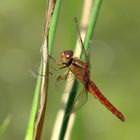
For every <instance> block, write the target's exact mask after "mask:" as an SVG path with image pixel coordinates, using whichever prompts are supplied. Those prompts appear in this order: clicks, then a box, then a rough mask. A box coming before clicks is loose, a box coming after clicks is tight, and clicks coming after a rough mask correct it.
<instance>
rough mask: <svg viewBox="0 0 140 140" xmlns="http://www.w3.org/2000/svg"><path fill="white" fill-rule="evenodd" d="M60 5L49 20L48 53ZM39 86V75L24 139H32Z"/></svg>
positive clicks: (59, 3)
mask: <svg viewBox="0 0 140 140" xmlns="http://www.w3.org/2000/svg"><path fill="white" fill-rule="evenodd" d="M60 6H61V0H57V1H56V5H55V9H54V13H53V17H52V20H51V24H50V30H49V37H48V42H49V43H48V44H49V45H48V46H49V47H48V51H49V52H48V53H49V54H50V52H51V50H52V47H53V41H54V35H55V30H56V25H57V21H58V16H59V13H60ZM41 71H42V63H41V64H40V68H39V72H40V73H41ZM40 87H41V76H38V77H37V82H36V87H35V93H34V98H33V104H32V108H31V113H30V119H29V123H28V128H27V133H26V136H25V140H32V139H33V135H34V129H35V128H34V127H35V117H36V113H37V111H38V110H37V109H38V101H39V99H40V97H39V92H40Z"/></svg>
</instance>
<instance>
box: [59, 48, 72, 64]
mask: <svg viewBox="0 0 140 140" xmlns="http://www.w3.org/2000/svg"><path fill="white" fill-rule="evenodd" d="M72 58H73V51H71V50H66V51H64V52H62V53H61V62H62V64H63V65H66V66H69V65H70V64H71V62H72Z"/></svg>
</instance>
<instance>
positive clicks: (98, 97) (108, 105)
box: [87, 80, 125, 121]
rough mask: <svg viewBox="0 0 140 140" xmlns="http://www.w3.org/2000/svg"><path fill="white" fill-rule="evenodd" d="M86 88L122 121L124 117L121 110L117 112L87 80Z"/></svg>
mask: <svg viewBox="0 0 140 140" xmlns="http://www.w3.org/2000/svg"><path fill="white" fill-rule="evenodd" d="M87 90H88V91H89V92H90V93H91V94H93V95H94V96H95V97H96V98H97V99H98V100H99V101H100V103H102V104H103V105H104V106H105V107H106V108H107V109H108V110H109V111H111V112H112V113H113V114H114V115H116V116H117V117H118V118H119V119H120V120H121V121H124V120H125V118H124V116H123V114H122V113H121V112H119V111H118V110H117V109H116V108H115V107H114V106H113V105H112V104H111V103H110V102H109V101H108V100H107V98H106V97H105V96H104V95H103V94H102V93H101V92H100V91H99V89H98V88H97V86H96V85H95V84H94V82H92V81H91V80H89V82H88V84H87Z"/></svg>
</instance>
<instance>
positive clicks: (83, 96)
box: [70, 87, 88, 113]
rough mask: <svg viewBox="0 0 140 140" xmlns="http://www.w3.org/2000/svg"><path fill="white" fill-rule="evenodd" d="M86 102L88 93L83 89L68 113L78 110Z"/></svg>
mask: <svg viewBox="0 0 140 140" xmlns="http://www.w3.org/2000/svg"><path fill="white" fill-rule="evenodd" d="M87 100H88V92H87V90H86V89H85V87H83V88H82V90H81V91H80V92H79V93H78V94H77V96H76V98H75V100H74V102H73V104H72V106H71V107H70V113H73V112H76V111H77V110H79V109H80V108H81V107H82V106H83V105H84V104H85V103H86V101H87Z"/></svg>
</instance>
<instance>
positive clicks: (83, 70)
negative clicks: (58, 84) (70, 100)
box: [57, 19, 125, 121]
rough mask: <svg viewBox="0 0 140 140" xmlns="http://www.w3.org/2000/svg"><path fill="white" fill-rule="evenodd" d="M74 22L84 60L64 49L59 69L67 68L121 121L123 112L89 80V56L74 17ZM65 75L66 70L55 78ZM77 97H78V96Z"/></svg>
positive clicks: (59, 78)
mask: <svg viewBox="0 0 140 140" xmlns="http://www.w3.org/2000/svg"><path fill="white" fill-rule="evenodd" d="M75 23H76V24H75V25H76V29H77V31H78V36H79V40H80V44H81V46H82V49H83V53H84V55H85V58H86V62H85V61H83V60H80V59H79V58H77V57H74V56H73V54H74V53H73V51H72V50H65V51H63V52H62V53H61V55H60V62H61V67H60V69H63V68H68V71H70V72H71V73H72V74H73V75H74V78H75V79H76V80H78V81H80V82H81V83H82V85H83V86H84V88H85V89H86V91H88V92H89V93H91V94H92V95H93V96H94V97H95V98H97V99H98V100H99V102H100V103H101V104H103V105H104V106H105V107H106V108H107V109H108V110H109V111H110V112H112V113H113V114H114V115H115V116H116V117H118V118H119V119H120V120H121V121H125V117H124V116H123V114H122V113H121V112H120V111H119V110H118V109H117V108H116V107H115V106H114V105H113V104H112V103H111V102H110V101H109V100H108V99H107V98H106V97H105V96H104V95H103V94H102V92H101V91H100V90H99V89H98V87H97V86H96V84H95V83H94V82H93V81H92V80H91V77H90V62H89V58H88V55H87V53H86V50H85V48H84V44H83V41H82V37H81V35H80V30H79V27H78V25H77V19H75ZM67 75H68V72H66V73H65V74H64V75H63V76H59V77H58V78H57V80H59V81H60V80H66V78H67ZM85 94H86V93H85ZM77 98H79V96H78V97H77ZM76 100H77V99H76ZM76 100H75V102H76ZM75 102H74V103H75Z"/></svg>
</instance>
